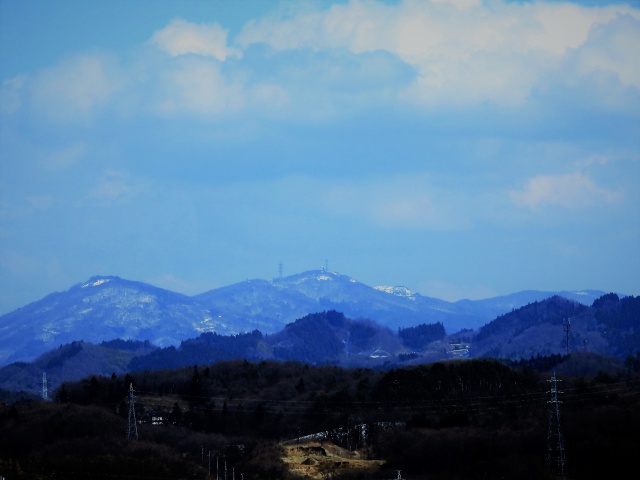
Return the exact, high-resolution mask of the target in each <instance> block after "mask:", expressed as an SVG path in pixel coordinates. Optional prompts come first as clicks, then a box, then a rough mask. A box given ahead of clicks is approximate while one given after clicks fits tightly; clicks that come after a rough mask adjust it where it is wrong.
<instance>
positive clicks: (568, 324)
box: [562, 318, 571, 355]
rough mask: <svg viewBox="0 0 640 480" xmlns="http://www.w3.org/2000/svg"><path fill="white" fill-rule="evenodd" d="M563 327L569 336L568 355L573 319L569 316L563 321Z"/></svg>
mask: <svg viewBox="0 0 640 480" xmlns="http://www.w3.org/2000/svg"><path fill="white" fill-rule="evenodd" d="M562 328H563V329H564V334H565V335H566V337H567V355H569V334H570V333H571V319H570V318H568V319H567V321H566V322H565V321H563V322H562Z"/></svg>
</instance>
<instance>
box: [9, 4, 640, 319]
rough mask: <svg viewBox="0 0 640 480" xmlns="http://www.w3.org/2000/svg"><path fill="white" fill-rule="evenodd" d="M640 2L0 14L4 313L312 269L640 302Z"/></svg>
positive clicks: (427, 286)
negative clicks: (86, 292) (581, 292)
mask: <svg viewBox="0 0 640 480" xmlns="http://www.w3.org/2000/svg"><path fill="white" fill-rule="evenodd" d="M638 58H640V6H639V5H638V3H637V2H618V3H616V2H558V1H553V2H542V1H533V2H505V1H503V0H486V1H479V0H478V1H476V0H431V1H428V0H424V1H394V2H376V1H343V2H330V1H317V2H314V1H302V2H301V1H296V2H284V1H283V2H276V1H263V0H260V1H251V0H243V1H241V2H237V1H230V0H229V1H220V0H197V1H196V0H191V1H189V0H186V1H184V0H182V1H163V0H154V1H151V0H137V1H135V2H129V1H124V0H122V1H120V0H114V1H100V0H94V1H92V2H85V1H72V0H60V1H57V2H50V1H39V0H27V1H23V2H18V1H11V0H0V82H1V88H2V90H1V96H0V313H6V312H8V311H11V310H13V309H15V308H18V307H21V306H23V305H26V304H27V303H30V302H32V301H35V300H38V299H40V298H42V297H43V296H45V295H46V294H48V293H51V292H54V291H62V290H66V289H67V288H69V287H70V286H72V285H74V284H76V283H79V282H82V281H84V280H86V279H87V278H89V277H91V276H93V275H98V274H100V275H118V276H121V277H123V278H127V279H131V280H139V281H143V282H147V283H151V284H153V285H156V286H159V287H163V288H168V289H171V290H175V291H178V292H182V293H186V294H197V293H201V292H204V291H207V290H210V289H213V288H216V287H220V286H224V285H228V284H231V283H235V282H239V281H243V280H245V279H247V278H265V279H268V278H273V277H276V276H278V266H279V264H280V263H281V264H282V266H283V273H284V275H290V274H294V273H298V272H301V271H305V270H310V269H316V268H320V267H322V266H324V265H325V262H326V263H327V264H328V267H329V269H330V270H332V271H336V272H339V273H343V274H346V275H349V276H352V277H354V278H355V279H357V280H359V281H362V282H364V283H366V284H368V285H371V286H375V285H403V286H406V287H408V288H410V289H411V290H413V291H415V292H419V293H421V294H422V295H428V296H433V297H438V298H442V299H446V300H457V299H461V298H471V299H478V298H487V297H491V296H496V295H502V294H508V293H512V292H516V291H520V290H526V289H536V290H578V289H600V290H604V291H615V292H619V293H623V294H629V295H638V294H640V188H638V187H639V186H640V185H639V184H640V62H638Z"/></svg>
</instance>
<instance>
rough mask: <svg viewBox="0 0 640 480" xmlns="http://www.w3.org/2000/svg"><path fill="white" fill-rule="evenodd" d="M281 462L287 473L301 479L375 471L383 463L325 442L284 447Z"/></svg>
mask: <svg viewBox="0 0 640 480" xmlns="http://www.w3.org/2000/svg"><path fill="white" fill-rule="evenodd" d="M283 448H284V451H285V455H284V457H283V461H284V462H285V463H286V464H287V465H288V467H289V471H290V472H291V473H292V474H294V475H296V476H297V477H299V478H301V479H314V480H315V479H319V480H321V479H323V478H327V477H328V476H330V475H331V474H334V473H338V472H342V471H346V470H349V471H351V472H357V471H358V470H376V469H379V468H380V467H381V466H382V465H383V464H384V462H383V461H382V460H368V459H366V458H363V457H365V454H364V453H363V452H361V451H358V450H355V451H349V450H345V449H343V448H340V447H338V446H337V445H334V444H332V443H327V442H322V443H320V442H305V443H300V444H297V445H284V446H283Z"/></svg>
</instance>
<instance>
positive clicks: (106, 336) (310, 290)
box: [0, 269, 604, 365]
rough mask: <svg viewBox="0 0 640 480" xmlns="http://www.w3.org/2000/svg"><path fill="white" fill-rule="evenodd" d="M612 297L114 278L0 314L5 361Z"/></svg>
mask: <svg viewBox="0 0 640 480" xmlns="http://www.w3.org/2000/svg"><path fill="white" fill-rule="evenodd" d="M603 293H604V292H595V291H587V292H560V293H559V292H538V291H527V292H520V293H515V294H512V295H508V296H505V297H496V298H495V299H486V300H479V301H470V300H464V301H460V302H453V303H452V302H446V301H444V300H438V299H435V298H430V297H425V296H422V295H420V294H418V293H413V292H411V291H410V290H409V289H408V288H406V287H384V286H378V287H370V286H368V285H365V284H363V283H361V282H359V281H357V280H355V279H353V278H351V277H349V276H346V275H341V274H338V273H336V272H330V271H327V270H325V269H322V270H311V271H307V272H302V273H299V274H296V275H291V276H288V277H284V278H277V279H273V280H260V279H254V280H246V281H243V282H239V283H235V284H232V285H229V286H225V287H221V288H217V289H214V290H211V291H208V292H204V293H202V294H199V295H195V296H187V295H182V294H179V293H175V292H172V291H169V290H165V289H161V288H158V287H154V286H152V285H149V284H146V283H142V282H135V281H130V280H125V279H122V278H119V277H116V276H95V277H92V278H90V279H89V280H87V281H85V282H82V283H79V284H77V285H74V286H73V287H71V288H70V289H69V290H67V291H66V292H58V293H52V294H50V295H48V296H46V297H44V298H43V299H41V300H38V301H36V302H34V303H31V304H29V305H27V306H25V307H22V308H19V309H17V310H14V311H13V312H10V313H8V314H6V315H3V316H2V317H0V365H4V364H6V363H10V362H15V361H29V360H33V359H34V358H36V357H37V356H38V355H40V354H42V353H44V352H46V351H48V350H51V349H52V348H55V347H57V346H59V345H61V344H64V343H69V342H73V341H81V340H84V341H86V342H94V343H100V342H102V341H105V340H112V339H115V338H121V339H124V340H140V341H144V340H149V341H150V342H151V343H153V344H154V345H157V346H160V347H164V346H170V345H178V344H179V343H180V342H181V341H182V340H185V339H187V338H192V337H194V336H197V335H199V334H200V333H203V332H215V333H217V334H220V335H231V334H237V333H242V332H249V331H253V330H256V329H257V330H260V331H261V332H262V333H266V334H271V333H275V332H277V331H279V330H281V329H282V328H283V327H284V326H285V325H287V324H289V323H292V322H294V321H296V320H297V319H299V318H302V317H304V316H305V315H308V314H312V313H317V312H323V311H328V310H335V311H338V312H342V313H343V314H344V315H346V316H347V317H349V318H353V319H369V320H373V321H375V322H377V323H379V324H381V325H384V326H386V327H388V328H391V329H394V330H395V329H399V328H407V327H412V326H416V325H420V324H433V323H438V322H439V323H442V324H443V325H444V327H445V329H446V330H447V331H448V332H455V331H459V330H461V329H463V328H470V329H477V328H479V327H481V326H482V325H484V324H486V323H487V322H489V321H491V320H493V319H495V318H496V317H497V316H498V315H501V314H504V313H507V312H509V311H511V310H512V309H514V308H519V307H521V306H522V305H526V304H527V303H530V302H533V301H538V300H543V299H545V298H549V297H551V296H553V295H555V294H559V295H562V296H564V297H566V298H569V299H572V300H575V301H578V302H580V303H583V304H585V305H590V304H591V303H592V302H593V301H594V300H595V299H596V298H598V297H600V296H601V295H602V294H603Z"/></svg>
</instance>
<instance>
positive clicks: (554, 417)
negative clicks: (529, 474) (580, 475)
mask: <svg viewBox="0 0 640 480" xmlns="http://www.w3.org/2000/svg"><path fill="white" fill-rule="evenodd" d="M561 381H562V380H558V379H557V378H556V371H555V369H554V370H553V375H552V377H551V380H547V382H550V383H551V390H550V391H549V393H551V400H549V402H548V403H549V429H548V430H547V466H548V467H549V469H550V470H551V472H552V473H553V474H555V475H558V477H559V478H567V477H566V475H567V463H566V460H565V457H564V442H563V440H562V430H561V429H560V405H559V404H560V403H562V402H560V401H559V400H558V386H557V384H558V382H561Z"/></svg>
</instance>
